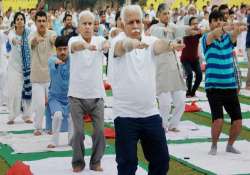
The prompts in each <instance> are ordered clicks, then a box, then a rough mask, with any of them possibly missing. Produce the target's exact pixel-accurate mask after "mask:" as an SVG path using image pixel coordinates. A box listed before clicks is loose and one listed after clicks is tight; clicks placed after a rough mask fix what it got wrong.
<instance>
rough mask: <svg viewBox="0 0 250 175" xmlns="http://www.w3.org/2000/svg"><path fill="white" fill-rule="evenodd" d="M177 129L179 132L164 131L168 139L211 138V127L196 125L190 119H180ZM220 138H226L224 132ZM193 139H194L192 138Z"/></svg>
mask: <svg viewBox="0 0 250 175" xmlns="http://www.w3.org/2000/svg"><path fill="white" fill-rule="evenodd" d="M178 129H179V130H180V132H170V131H168V132H167V133H166V137H167V140H168V141H181V140H182V141H185V140H188V139H189V140H191V139H192V140H193V139H204V140H205V141H207V139H209V138H211V128H210V127H207V126H204V125H198V124H196V123H194V122H191V121H188V120H186V121H181V122H180V124H179V126H178ZM221 138H228V136H227V135H226V134H223V133H222V134H221ZM194 141H195V140H194Z"/></svg>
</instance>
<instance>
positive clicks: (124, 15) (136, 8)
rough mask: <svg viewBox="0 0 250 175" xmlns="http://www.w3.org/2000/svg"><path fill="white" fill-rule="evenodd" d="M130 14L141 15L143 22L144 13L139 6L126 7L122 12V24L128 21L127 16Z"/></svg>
mask: <svg viewBox="0 0 250 175" xmlns="http://www.w3.org/2000/svg"><path fill="white" fill-rule="evenodd" d="M129 12H136V13H138V14H139V15H140V20H141V21H142V19H143V13H142V9H141V7H140V6H139V5H127V6H124V7H123V8H122V11H121V20H122V22H125V21H126V19H127V14H128V13H129Z"/></svg>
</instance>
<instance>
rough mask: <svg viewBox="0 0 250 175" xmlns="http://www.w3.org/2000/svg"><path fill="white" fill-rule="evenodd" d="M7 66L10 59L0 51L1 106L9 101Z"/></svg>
mask: <svg viewBox="0 0 250 175" xmlns="http://www.w3.org/2000/svg"><path fill="white" fill-rule="evenodd" d="M0 47H1V46H0ZM7 67H8V60H7V59H6V58H5V56H3V54H1V53H0V106H2V105H3V104H7V102H8V94H7V93H8V91H7V87H8V86H7Z"/></svg>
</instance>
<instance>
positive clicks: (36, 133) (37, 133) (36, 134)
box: [33, 130, 42, 136]
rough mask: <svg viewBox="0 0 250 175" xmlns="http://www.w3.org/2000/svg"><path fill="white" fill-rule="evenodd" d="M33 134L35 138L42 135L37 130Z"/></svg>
mask: <svg viewBox="0 0 250 175" xmlns="http://www.w3.org/2000/svg"><path fill="white" fill-rule="evenodd" d="M33 134H34V135H35V136H40V135H42V132H41V131H39V130H35V131H34V133H33Z"/></svg>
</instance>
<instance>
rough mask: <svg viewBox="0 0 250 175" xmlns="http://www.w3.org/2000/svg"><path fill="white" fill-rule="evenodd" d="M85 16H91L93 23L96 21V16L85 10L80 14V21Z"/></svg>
mask: <svg viewBox="0 0 250 175" xmlns="http://www.w3.org/2000/svg"><path fill="white" fill-rule="evenodd" d="M83 16H90V17H91V18H92V19H93V21H95V15H94V14H93V13H92V12H91V11H89V10H84V11H82V12H81V13H80V14H79V21H80V19H81V17H83Z"/></svg>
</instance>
